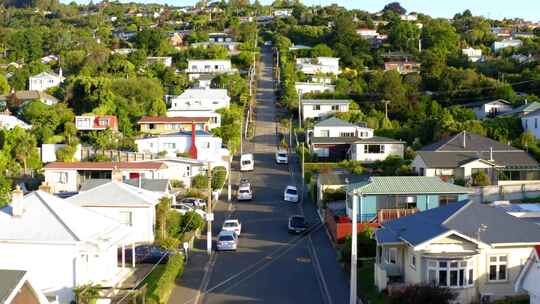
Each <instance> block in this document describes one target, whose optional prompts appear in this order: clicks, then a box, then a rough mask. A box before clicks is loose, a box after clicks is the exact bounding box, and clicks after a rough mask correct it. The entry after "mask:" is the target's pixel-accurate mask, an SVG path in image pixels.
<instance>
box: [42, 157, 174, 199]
mask: <svg viewBox="0 0 540 304" xmlns="http://www.w3.org/2000/svg"><path fill="white" fill-rule="evenodd" d="M166 169H167V165H165V164H164V163H162V162H158V161H141V162H70V163H67V162H66V163H64V162H52V163H49V164H47V165H45V166H44V167H43V173H44V175H45V182H47V184H48V185H49V186H50V187H51V190H52V192H54V193H60V192H77V191H79V188H80V186H81V184H82V183H84V182H85V181H86V180H89V179H93V178H106V179H115V180H119V179H122V180H124V179H134V178H139V177H141V178H147V179H164V178H168V177H167V176H166V175H165V170H166Z"/></svg>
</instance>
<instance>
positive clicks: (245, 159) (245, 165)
mask: <svg viewBox="0 0 540 304" xmlns="http://www.w3.org/2000/svg"><path fill="white" fill-rule="evenodd" d="M254 166H255V161H254V160H253V154H242V156H240V171H253V169H254Z"/></svg>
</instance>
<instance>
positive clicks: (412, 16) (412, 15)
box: [399, 13, 418, 21]
mask: <svg viewBox="0 0 540 304" xmlns="http://www.w3.org/2000/svg"><path fill="white" fill-rule="evenodd" d="M399 17H400V18H401V20H403V21H417V20H418V15H417V14H416V13H410V14H408V15H406V14H403V15H400V16H399Z"/></svg>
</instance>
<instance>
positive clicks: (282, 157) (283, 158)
mask: <svg viewBox="0 0 540 304" xmlns="http://www.w3.org/2000/svg"><path fill="white" fill-rule="evenodd" d="M288 163H289V154H288V153H287V151H285V150H279V151H277V152H276V164H288Z"/></svg>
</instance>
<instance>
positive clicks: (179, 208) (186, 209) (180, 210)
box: [171, 204, 206, 218]
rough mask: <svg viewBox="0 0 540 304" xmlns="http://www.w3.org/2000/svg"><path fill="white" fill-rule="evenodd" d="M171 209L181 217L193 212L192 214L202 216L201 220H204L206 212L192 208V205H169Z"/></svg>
mask: <svg viewBox="0 0 540 304" xmlns="http://www.w3.org/2000/svg"><path fill="white" fill-rule="evenodd" d="M171 209H173V210H174V211H176V212H178V213H180V214H182V215H184V214H186V213H188V212H189V211H193V212H195V213H197V214H198V215H200V216H202V218H206V212H204V211H203V210H201V209H198V208H195V207H193V205H186V204H174V205H171Z"/></svg>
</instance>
